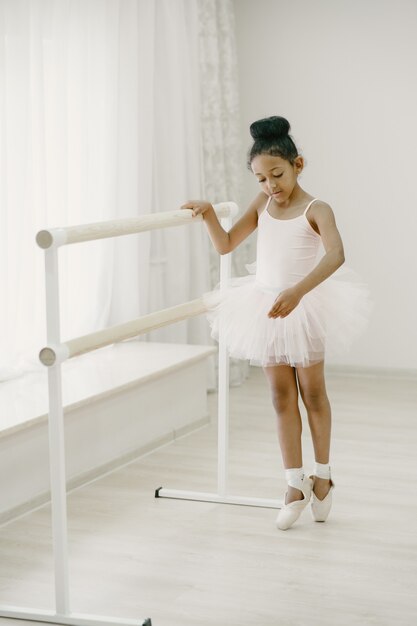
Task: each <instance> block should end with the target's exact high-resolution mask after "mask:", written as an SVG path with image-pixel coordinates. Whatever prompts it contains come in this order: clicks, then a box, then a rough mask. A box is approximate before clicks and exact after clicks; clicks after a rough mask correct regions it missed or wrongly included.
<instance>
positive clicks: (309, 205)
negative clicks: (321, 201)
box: [303, 198, 318, 215]
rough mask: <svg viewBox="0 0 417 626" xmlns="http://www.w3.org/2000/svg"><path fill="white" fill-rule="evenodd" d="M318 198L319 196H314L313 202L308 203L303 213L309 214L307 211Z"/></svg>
mask: <svg viewBox="0 0 417 626" xmlns="http://www.w3.org/2000/svg"><path fill="white" fill-rule="evenodd" d="M316 200H318V198H313V200H311V202H309V203H308V205H307V207H306V209H305V211H304V213H303V215H306V214H307V211H308V210H309V208H310V207H311V205H312V204H313V202H315V201H316Z"/></svg>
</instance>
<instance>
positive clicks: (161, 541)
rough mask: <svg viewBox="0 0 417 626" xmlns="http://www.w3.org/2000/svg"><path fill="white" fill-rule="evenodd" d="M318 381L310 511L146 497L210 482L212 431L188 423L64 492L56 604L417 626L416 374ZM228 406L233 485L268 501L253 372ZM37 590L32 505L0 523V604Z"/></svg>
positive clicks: (173, 619)
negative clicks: (330, 497)
mask: <svg viewBox="0 0 417 626" xmlns="http://www.w3.org/2000/svg"><path fill="white" fill-rule="evenodd" d="M327 380H328V384H327V386H328V392H329V396H330V400H331V403H332V409H333V442H332V451H331V465H332V472H333V479H334V481H335V484H336V489H335V491H334V505H333V509H332V512H331V514H330V517H329V519H328V521H327V522H326V523H325V524H318V523H315V522H313V521H312V519H311V517H310V511H309V509H306V510H305V511H304V512H303V515H302V517H301V518H300V519H299V520H298V522H297V523H296V524H295V525H294V526H293V528H292V529H290V530H288V531H285V532H283V531H279V530H277V529H276V528H275V517H276V511H274V510H271V509H258V508H251V507H241V506H230V505H215V504H208V503H194V502H186V501H175V500H168V499H154V497H153V495H154V490H155V488H156V487H159V486H161V485H162V486H164V487H169V488H180V489H182V488H184V489H190V488H191V489H194V488H195V489H199V490H210V489H214V488H215V464H216V429H215V425H213V426H210V427H207V428H204V429H202V430H200V431H199V432H196V433H194V434H192V435H190V436H188V437H186V438H183V439H182V440H180V441H177V442H176V443H174V444H171V445H169V446H166V447H164V448H161V449H159V450H158V451H156V452H154V453H152V454H150V455H148V456H146V457H144V458H141V459H139V460H137V461H135V462H132V463H130V464H129V465H127V466H125V467H123V468H121V469H119V470H117V471H114V472H113V473H111V474H109V475H107V476H105V477H103V478H102V479H100V480H97V481H96V482H94V483H91V484H90V485H87V486H85V487H83V488H80V489H78V490H76V491H73V492H71V493H70V494H69V497H68V510H69V539H70V545H69V547H70V575H71V589H72V594H71V598H72V610H73V611H75V612H78V613H93V614H101V615H115V616H118V617H126V618H145V617H151V618H152V624H153V626H214V625H216V626H253V625H254V624H256V625H259V626H365V625H368V624H372V625H378V626H394V625H395V626H414V625H415V624H417V600H416V584H417V576H416V573H417V545H416V531H417V523H416V520H417V504H416V497H417V492H416V483H417V462H416V449H417V423H416V417H417V415H416V407H417V385H416V384H415V381H411V380H410V381H406V380H387V379H381V380H377V379H372V378H368V379H365V378H363V379H360V378H343V377H341V376H329V377H328V379H327ZM215 402H216V397H215V396H211V397H210V404H211V406H212V407H213V408H212V410H213V412H215V410H216V404H215ZM230 405H231V420H232V428H231V484H232V488H233V493H239V494H243V495H259V496H263V497H275V496H276V497H277V498H278V497H279V498H282V497H283V494H284V491H285V482H284V475H283V469H282V463H281V457H280V453H279V450H278V445H277V438H276V432H275V423H274V416H273V411H272V407H271V404H270V399H269V396H268V389H267V385H266V381H265V379H264V375H263V372H262V370H261V369H259V368H252V371H251V376H250V378H249V379H248V380H247V382H246V383H245V384H244V385H243V386H242V387H239V388H233V389H232V390H231V400H230ZM301 408H302V413H303V420H304V431H303V446H304V466H305V468H306V469H307V470H308V471H310V469H311V468H312V461H313V454H312V445H311V439H310V435H309V429H308V423H307V419H306V415H305V411H304V410H303V407H301ZM178 410H181V407H178ZM53 597H54V596H53V580H52V554H51V533H50V509H49V507H43V508H42V509H39V510H37V511H36V512H34V513H32V514H30V515H27V516H26V517H23V518H21V519H19V520H17V521H15V522H13V523H10V524H8V525H6V526H4V527H2V528H0V604H8V605H10V604H14V605H20V606H32V607H38V608H49V609H52V608H53V602H54V600H53ZM34 623H35V622H34ZM6 624H7V625H10V626H11V625H15V626H21V625H23V624H29V622H25V621H14V620H9V619H0V626H6Z"/></svg>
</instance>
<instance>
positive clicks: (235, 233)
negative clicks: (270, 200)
mask: <svg viewBox="0 0 417 626" xmlns="http://www.w3.org/2000/svg"><path fill="white" fill-rule="evenodd" d="M265 198H266V195H265V194H264V193H263V192H261V193H259V194H258V195H257V196H256V198H255V199H254V200H253V202H252V203H251V204H250V206H249V208H248V209H247V211H246V212H245V213H244V214H243V215H242V217H241V218H240V219H239V220H238V221H237V222H236V224H234V225H233V226H232V228H231V229H230V230H229V232H226V231H225V230H224V228H222V226H221V224H220V222H219V220H218V218H217V215H216V213H215V211H214V208H213V205H211V204H210V203H209V202H205V201H203V200H192V201H190V202H187V203H186V204H183V205H182V207H181V208H182V209H192V210H193V214H194V215H200V214H202V215H203V219H204V223H205V225H206V227H207V230H208V234H209V236H210V239H211V241H212V243H213V246H214V247H215V248H216V250H217V252H218V253H219V254H228V253H229V252H232V250H234V249H235V248H236V247H237V246H238V245H239V244H240V243H242V241H243V240H244V239H246V237H249V235H250V234H251V233H252V232H253V231H254V230H255V228H257V226H258V209H259V208H260V207H261V206H262V205H263V204H264V203H265Z"/></svg>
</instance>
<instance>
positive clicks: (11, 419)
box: [0, 340, 217, 523]
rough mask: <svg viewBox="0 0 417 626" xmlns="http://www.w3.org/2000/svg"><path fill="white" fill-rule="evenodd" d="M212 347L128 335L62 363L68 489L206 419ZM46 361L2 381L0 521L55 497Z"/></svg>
mask: <svg viewBox="0 0 417 626" xmlns="http://www.w3.org/2000/svg"><path fill="white" fill-rule="evenodd" d="M216 352H217V347H215V346H206V345H204V346H200V345H183V344H174V343H149V342H144V341H138V340H135V341H125V342H122V343H118V344H114V345H112V346H108V347H105V348H101V349H100V350H96V351H95V352H90V353H88V354H84V355H81V356H79V357H75V358H73V359H71V360H68V361H66V362H65V363H63V365H62V378H63V404H64V407H65V409H64V414H65V446H66V468H67V488H69V489H71V488H74V487H77V486H79V485H81V484H83V483H85V482H88V481H89V480H92V479H94V478H96V477H98V476H100V475H102V474H103V473H105V472H108V471H110V470H111V469H114V468H115V467H117V466H119V465H121V464H123V463H126V462H128V461H129V460H132V459H134V458H136V457H138V456H140V455H142V454H144V453H146V452H148V451H149V450H152V449H154V448H156V447H158V446H159V445H162V444H163V443H167V442H169V441H171V440H173V439H175V438H176V437H178V436H182V435H184V434H186V433H187V432H189V431H191V430H193V429H195V428H199V427H201V426H203V425H205V424H207V423H208V422H209V413H208V408H207V387H208V384H207V381H208V373H209V367H208V362H207V359H208V357H210V356H211V355H213V354H214V353H216ZM47 413H48V385H47V370H46V368H45V369H44V370H42V371H40V372H37V373H32V374H28V375H26V376H24V377H22V378H19V379H15V380H11V381H6V382H3V383H1V384H0V416H1V420H0V523H1V522H5V521H7V520H9V519H12V518H14V517H16V516H17V515H20V514H22V513H24V512H26V511H28V510H30V509H32V508H34V507H36V506H40V505H41V504H43V503H45V502H47V501H48V500H49V499H50V486H49V454H48V448H49V444H48V417H47Z"/></svg>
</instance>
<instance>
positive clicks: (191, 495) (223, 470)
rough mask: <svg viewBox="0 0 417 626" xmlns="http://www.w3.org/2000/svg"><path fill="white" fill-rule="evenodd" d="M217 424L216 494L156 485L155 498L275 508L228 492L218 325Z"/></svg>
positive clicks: (225, 221) (224, 371)
mask: <svg viewBox="0 0 417 626" xmlns="http://www.w3.org/2000/svg"><path fill="white" fill-rule="evenodd" d="M221 225H222V227H223V228H224V229H225V230H226V231H229V230H230V228H231V226H232V215H229V216H227V217H223V218H222V219H221ZM231 266H232V262H231V253H229V254H224V255H222V256H221V257H220V290H224V289H226V288H227V287H228V285H229V281H230V276H231ZM217 414H218V426H217V493H207V492H199V491H183V490H177V489H165V488H163V487H159V488H158V489H156V491H155V497H156V498H174V499H178V500H195V501H199V502H216V503H219V504H235V505H236V504H239V505H243V506H258V507H263V508H271V509H279V508H281V506H282V503H281V502H280V501H278V500H270V499H266V498H248V497H246V496H232V495H228V488H227V480H228V457H229V354H228V351H227V346H226V342H225V339H224V333H223V329H222V325H221V323H220V328H219V365H218V410H217Z"/></svg>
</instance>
